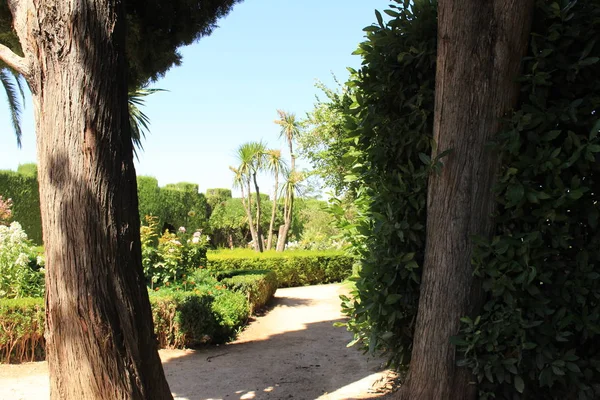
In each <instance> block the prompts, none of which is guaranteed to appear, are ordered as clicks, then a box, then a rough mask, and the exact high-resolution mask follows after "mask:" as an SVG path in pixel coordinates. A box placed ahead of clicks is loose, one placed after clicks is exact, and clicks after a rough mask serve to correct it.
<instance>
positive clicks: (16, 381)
mask: <svg viewBox="0 0 600 400" xmlns="http://www.w3.org/2000/svg"><path fill="white" fill-rule="evenodd" d="M343 291H344V288H343V287H342V286H341V285H321V286H308V287H301V288H288V289H279V290H278V291H277V293H276V295H275V300H274V302H273V304H272V306H271V308H270V309H269V310H268V311H267V312H266V313H265V315H263V316H259V317H257V318H256V319H255V320H254V321H252V322H251V323H250V325H249V326H248V327H247V329H246V330H245V331H244V332H242V333H241V334H240V336H239V338H238V340H236V341H235V342H233V343H230V344H227V345H222V346H214V347H208V348H204V349H199V350H161V351H160V356H161V359H162V361H163V365H164V368H165V373H166V374H167V379H168V381H169V385H170V387H171V391H172V392H173V395H174V396H175V399H181V400H211V399H215V400H216V399H240V400H242V399H300V400H311V399H320V400H325V399H330V400H333V399H336V400H341V399H373V398H377V397H380V396H381V393H380V390H381V389H382V388H385V387H386V384H387V383H388V382H389V380H390V377H391V376H392V374H391V372H390V371H387V370H383V369H382V368H381V365H382V360H380V359H375V358H371V357H368V356H365V355H363V354H362V353H361V352H359V351H358V350H356V349H354V348H347V347H346V344H347V343H348V342H349V341H350V340H351V335H350V333H348V332H347V331H346V330H345V329H344V328H334V327H333V323H334V322H336V321H343V315H342V314H341V312H340V300H339V295H340V294H341V293H343ZM48 398H49V385H48V370H47V366H46V363H45V362H40V363H26V364H21V365H1V366H0V399H6V400H9V399H11V400H12V399H15V400H20V399H35V400H38V399H39V400H46V399H48Z"/></svg>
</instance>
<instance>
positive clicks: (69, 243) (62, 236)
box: [9, 0, 172, 399]
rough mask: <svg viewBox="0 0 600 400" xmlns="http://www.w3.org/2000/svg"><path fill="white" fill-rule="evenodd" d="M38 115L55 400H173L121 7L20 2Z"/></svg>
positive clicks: (16, 7)
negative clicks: (146, 232) (145, 218)
mask: <svg viewBox="0 0 600 400" xmlns="http://www.w3.org/2000/svg"><path fill="white" fill-rule="evenodd" d="M9 5H10V6H11V9H12V12H13V16H14V19H15V27H16V29H17V33H18V34H19V37H20V39H21V43H22V45H23V50H24V53H25V59H26V60H28V62H29V63H30V67H31V69H30V71H29V72H30V73H29V74H28V76H27V79H28V81H29V83H30V86H31V88H32V93H33V102H34V106H35V116H36V130H37V150H38V161H39V176H38V179H39V183H40V204H41V212H42V221H43V231H44V243H45V250H46V349H47V359H48V367H49V371H50V382H51V397H52V398H53V399H170V398H172V396H171V393H170V390H169V386H168V384H167V381H166V379H165V375H164V372H163V369H162V365H161V362H160V358H159V356H158V351H157V343H156V338H155V336H154V332H153V324H152V313H151V310H150V302H149V299H148V292H147V289H146V285H145V283H144V276H143V273H142V265H141V246H140V236H139V235H140V232H139V227H140V222H139V216H138V211H137V207H138V200H137V188H136V178H135V170H134V167H133V155H132V143H131V139H130V135H129V128H128V115H127V85H126V79H125V67H126V66H125V59H124V57H125V54H124V48H123V46H124V43H125V39H124V31H123V29H124V22H125V20H124V10H123V6H122V2H120V1H116V0H94V1H92V0H82V1H66V0H61V1H44V2H32V1H25V0H21V1H20V2H16V1H11V2H10V3H9Z"/></svg>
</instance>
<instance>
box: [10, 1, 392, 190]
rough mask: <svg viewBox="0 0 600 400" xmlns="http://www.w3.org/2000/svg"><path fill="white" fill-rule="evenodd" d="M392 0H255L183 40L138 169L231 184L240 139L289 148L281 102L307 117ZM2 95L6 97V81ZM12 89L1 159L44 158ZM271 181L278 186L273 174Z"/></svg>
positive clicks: (14, 162)
mask: <svg viewBox="0 0 600 400" xmlns="http://www.w3.org/2000/svg"><path fill="white" fill-rule="evenodd" d="M389 3H390V1H389V0H303V1H292V0H245V1H244V2H243V3H241V4H238V5H237V6H235V7H234V8H233V11H232V12H231V13H230V14H229V15H228V16H227V17H225V18H224V19H222V20H220V21H219V28H217V29H216V30H215V31H214V32H213V34H212V35H211V36H209V37H205V38H202V39H201V40H200V41H199V42H197V43H195V44H193V45H191V46H188V47H185V48H182V49H181V53H182V54H183V64H182V65H181V66H179V67H174V68H172V69H171V70H170V71H169V72H167V74H166V76H165V77H164V78H162V79H160V80H158V81H157V82H155V83H153V84H151V85H150V87H155V88H161V89H166V90H168V92H159V93H156V94H153V95H151V96H149V97H147V98H146V99H147V100H146V107H145V108H144V110H143V111H144V112H145V113H146V114H147V115H148V116H149V117H150V120H151V126H150V131H151V132H150V134H149V135H148V136H147V137H146V140H145V141H144V151H142V152H140V153H139V156H140V158H139V161H138V162H137V163H136V169H137V173H138V175H151V176H154V177H156V178H157V179H158V181H159V184H160V185H161V186H163V185H165V184H167V183H175V182H181V181H186V182H194V183H198V184H199V185H200V191H201V192H204V191H205V190H206V189H207V188H216V187H226V188H231V183H232V178H233V175H232V173H231V172H230V171H229V168H228V166H229V165H235V164H236V161H235V156H234V153H235V149H236V148H237V147H238V146H239V145H240V144H242V143H244V142H247V141H255V140H261V139H263V140H264V141H265V142H267V143H268V145H269V146H270V147H272V148H281V149H283V150H284V155H285V156H286V157H288V158H289V155H288V154H287V152H286V151H285V149H286V147H285V146H284V142H283V141H282V140H280V139H279V127H278V126H277V125H276V124H274V122H273V121H274V120H275V119H277V113H276V110H277V109H283V110H286V111H289V112H293V113H296V115H297V116H299V117H304V116H305V114H306V112H308V111H310V110H311V109H312V106H313V104H314V102H315V95H319V94H320V91H319V90H318V89H317V88H315V87H314V84H315V81H316V80H321V81H323V82H324V83H326V84H328V85H329V86H333V80H332V78H331V74H332V73H333V74H335V76H337V77H338V79H339V80H340V81H342V82H343V81H345V80H346V79H347V77H348V73H347V70H346V67H354V68H356V67H358V66H359V65H360V57H358V56H353V55H351V53H352V52H353V51H354V50H355V49H356V47H357V45H358V43H360V42H361V41H362V40H363V39H364V32H363V31H362V28H364V27H365V26H367V25H370V24H372V23H373V22H374V21H375V20H376V19H375V15H374V10H375V9H379V10H383V9H385V8H387V5H388V4H389ZM1 95H2V96H1V97H5V96H3V95H4V92H3V91H2V93H1ZM7 110H8V106H6V103H5V98H4V99H1V100H0V169H16V168H17V166H18V165H19V164H23V163H27V162H35V157H36V156H35V134H34V124H33V111H32V106H31V104H30V102H29V100H27V104H26V108H25V110H24V115H23V128H24V130H23V147H22V148H21V149H18V148H17V145H16V140H15V137H14V133H13V131H12V129H11V125H10V122H9V121H10V120H9V116H8V112H7ZM261 186H262V187H261V191H264V192H267V193H268V192H270V187H269V186H270V184H269V181H267V180H266V178H265V180H263V183H262V184H261Z"/></svg>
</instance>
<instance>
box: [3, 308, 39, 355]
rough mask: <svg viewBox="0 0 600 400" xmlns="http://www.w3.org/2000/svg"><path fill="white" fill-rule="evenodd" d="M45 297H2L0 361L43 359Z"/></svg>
mask: <svg viewBox="0 0 600 400" xmlns="http://www.w3.org/2000/svg"><path fill="white" fill-rule="evenodd" d="M45 316H46V314H45V312H44V299H42V298H21V299H3V300H0V327H1V329H0V363H11V362H23V361H37V360H43V359H44V357H45V356H46V351H45V344H46V342H45V340H44V321H45Z"/></svg>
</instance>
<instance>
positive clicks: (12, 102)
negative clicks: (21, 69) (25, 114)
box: [0, 68, 25, 148]
mask: <svg viewBox="0 0 600 400" xmlns="http://www.w3.org/2000/svg"><path fill="white" fill-rule="evenodd" d="M21 79H22V78H21V76H20V75H19V74H18V73H16V72H15V71H13V70H11V69H10V68H3V69H2V70H0V82H2V86H4V90H5V91H6V98H7V101H8V109H9V111H10V118H11V122H12V126H13V130H14V131H15V136H16V137H17V146H18V147H19V148H20V147H21V137H22V136H23V131H22V130H21V112H22V107H23V104H24V103H25V93H24V91H23V87H22V82H21ZM19 94H21V97H20V98H19Z"/></svg>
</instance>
